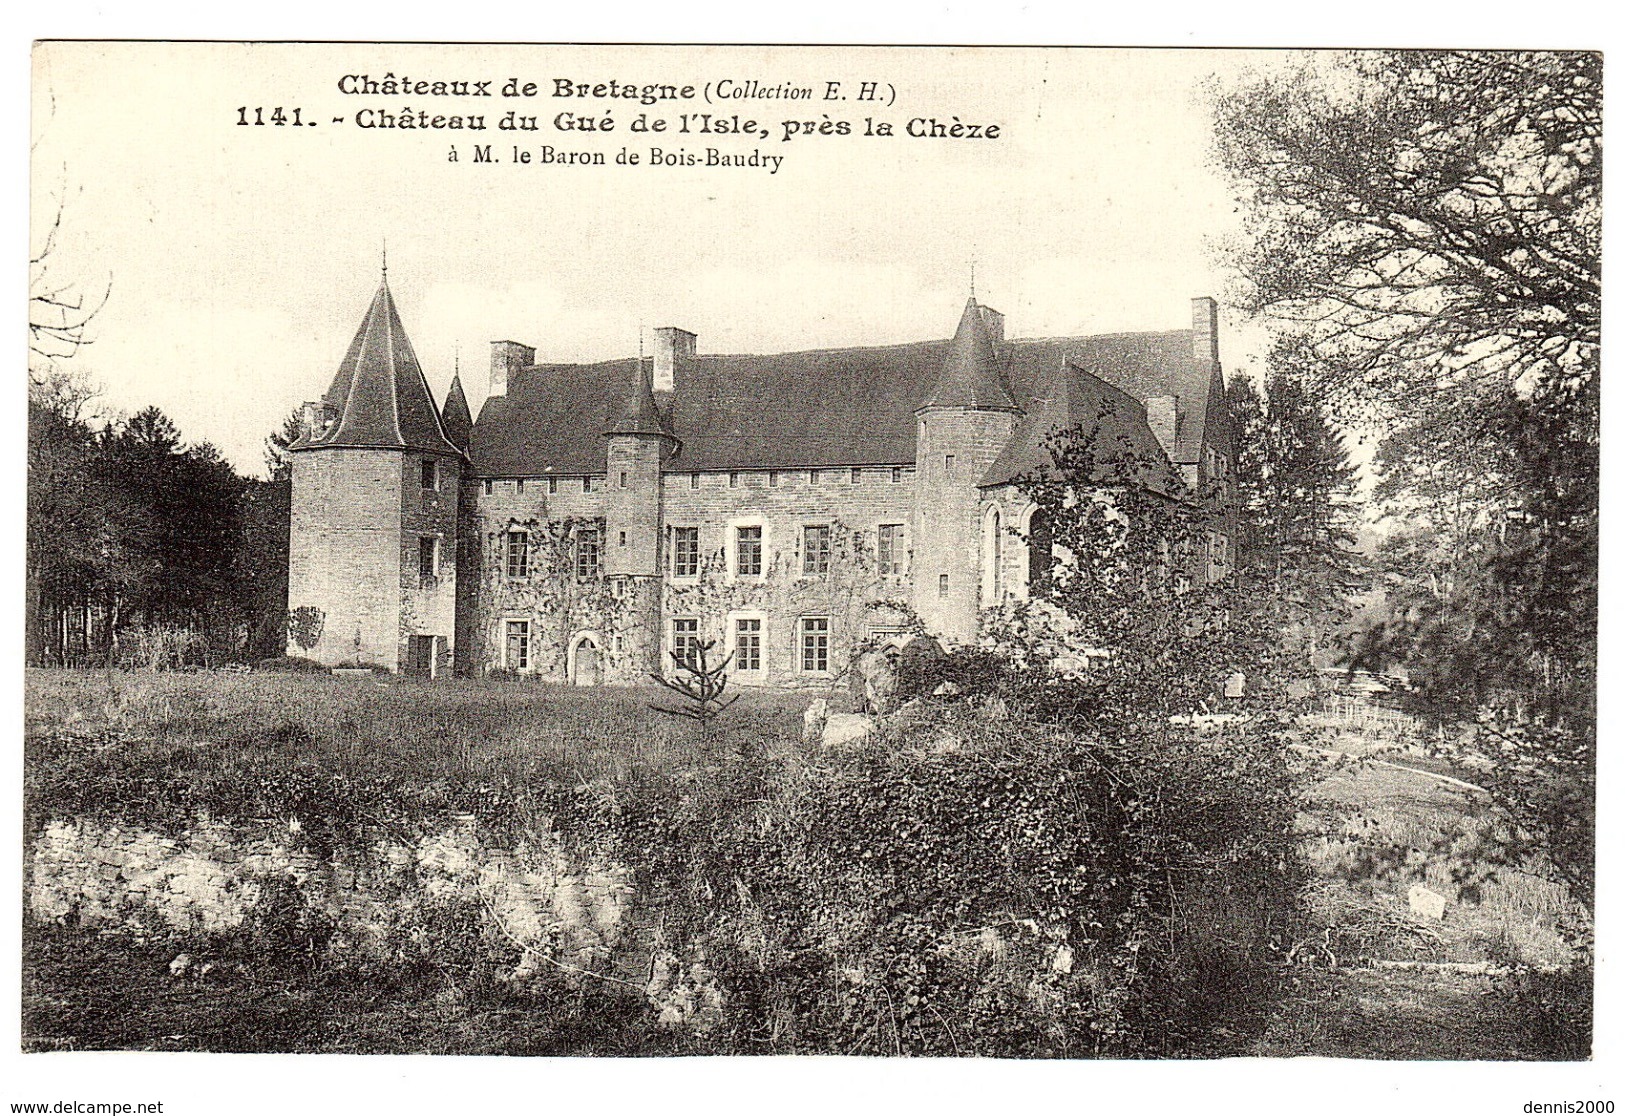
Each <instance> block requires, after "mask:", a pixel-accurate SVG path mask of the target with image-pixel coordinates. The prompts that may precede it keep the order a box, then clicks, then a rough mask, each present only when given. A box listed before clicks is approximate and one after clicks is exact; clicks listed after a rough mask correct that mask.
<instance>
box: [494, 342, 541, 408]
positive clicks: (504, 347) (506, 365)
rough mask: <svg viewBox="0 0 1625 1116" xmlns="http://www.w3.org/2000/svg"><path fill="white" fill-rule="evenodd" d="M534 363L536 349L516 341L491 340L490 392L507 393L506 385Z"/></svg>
mask: <svg viewBox="0 0 1625 1116" xmlns="http://www.w3.org/2000/svg"><path fill="white" fill-rule="evenodd" d="M535 363H536V350H535V348H534V347H532V346H530V345H521V344H520V343H519V342H517V341H493V342H491V394H492V395H507V394H508V385H509V384H511V383H512V382H513V381H514V379H515V378H517V377H518V375H519V373H520V372H521V371H523V370H524V369H526V368H529V367H530V366H531V365H533V364H535Z"/></svg>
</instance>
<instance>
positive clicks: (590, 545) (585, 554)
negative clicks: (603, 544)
mask: <svg viewBox="0 0 1625 1116" xmlns="http://www.w3.org/2000/svg"><path fill="white" fill-rule="evenodd" d="M598 562H599V556H598V528H596V527H582V528H580V529H578V530H577V531H576V576H577V577H580V578H588V577H597V576H598Z"/></svg>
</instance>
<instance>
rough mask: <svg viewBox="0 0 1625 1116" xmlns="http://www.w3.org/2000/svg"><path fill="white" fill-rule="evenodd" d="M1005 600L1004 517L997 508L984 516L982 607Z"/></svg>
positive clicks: (988, 511) (988, 510)
mask: <svg viewBox="0 0 1625 1116" xmlns="http://www.w3.org/2000/svg"><path fill="white" fill-rule="evenodd" d="M1002 600H1004V517H1003V516H1002V515H1000V514H999V509H998V507H997V506H995V507H991V508H988V509H987V512H986V513H985V514H983V516H982V607H983V608H991V607H992V606H994V605H997V604H998V603H999V602H1001V601H1002Z"/></svg>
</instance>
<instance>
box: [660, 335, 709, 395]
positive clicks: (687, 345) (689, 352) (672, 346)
mask: <svg viewBox="0 0 1625 1116" xmlns="http://www.w3.org/2000/svg"><path fill="white" fill-rule="evenodd" d="M654 341H655V351H654V390H655V391H656V392H662V391H672V390H674V389H675V388H676V386H677V368H678V366H679V365H681V364H683V363H685V362H687V361H690V360H693V359H694V353H695V349H696V346H697V345H698V343H699V338H698V337H696V336H695V335H694V334H692V333H690V332H689V331H688V330H686V329H678V328H677V327H676V326H660V327H659V328H658V329H656V330H655V331H654Z"/></svg>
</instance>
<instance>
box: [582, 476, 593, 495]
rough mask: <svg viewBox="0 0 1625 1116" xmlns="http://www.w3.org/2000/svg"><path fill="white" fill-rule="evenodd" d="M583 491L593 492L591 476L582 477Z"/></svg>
mask: <svg viewBox="0 0 1625 1116" xmlns="http://www.w3.org/2000/svg"><path fill="white" fill-rule="evenodd" d="M581 491H583V492H591V491H592V478H591V477H582V478H581Z"/></svg>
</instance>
